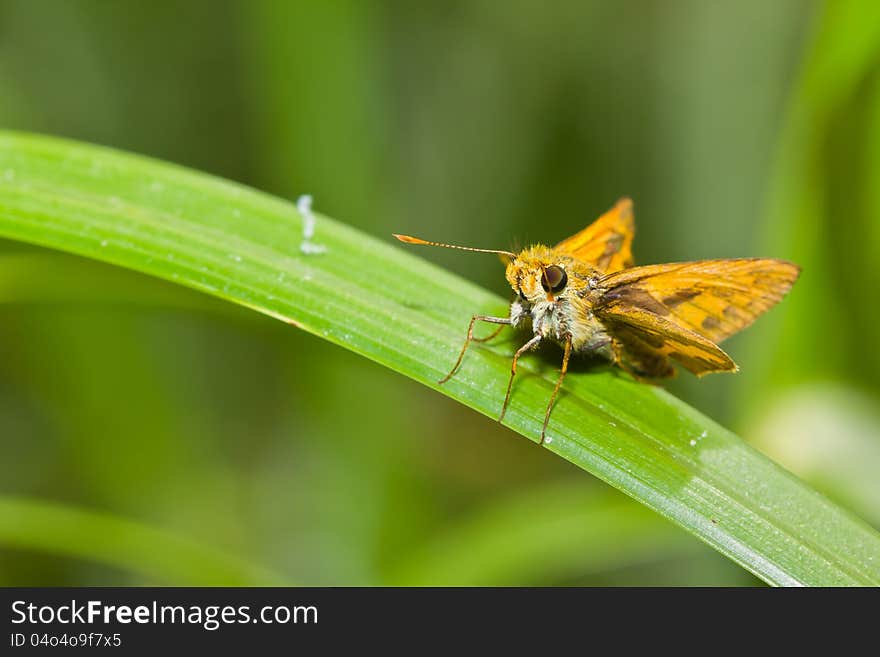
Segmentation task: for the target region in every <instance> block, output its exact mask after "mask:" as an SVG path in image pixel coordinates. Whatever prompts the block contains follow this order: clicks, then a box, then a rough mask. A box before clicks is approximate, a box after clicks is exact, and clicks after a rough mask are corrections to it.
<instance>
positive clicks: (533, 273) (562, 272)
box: [506, 246, 570, 306]
mask: <svg viewBox="0 0 880 657" xmlns="http://www.w3.org/2000/svg"><path fill="white" fill-rule="evenodd" d="M567 260H568V259H564V258H559V257H558V256H557V255H555V254H554V252H553V250H552V249H549V248H547V247H546V246H535V247H532V248H530V249H526V250H525V251H522V252H521V253H519V254H517V256H516V257H514V258H512V259H511V260H510V262H509V263H508V265H507V272H506V276H507V282H508V283H510V287H512V288H513V291H514V293H516V295H517V297H518V298H519V300H520V301H523V302H527V303H528V304H529V305H532V306H533V305H536V304H538V303H541V302H551V303H552V302H554V301H556V299H557V298H558V297H559V296H560V295H563V294H564V292H565V290H566V288H567V286H568V282H569V281H568V268H569V265H570V263H569V262H568V261H567Z"/></svg>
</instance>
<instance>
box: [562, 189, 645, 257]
mask: <svg viewBox="0 0 880 657" xmlns="http://www.w3.org/2000/svg"><path fill="white" fill-rule="evenodd" d="M635 233H636V226H635V219H634V218H633V205H632V201H630V200H629V199H628V198H622V199H620V200H619V201H618V202H617V203H616V204H615V205H614V207H613V208H611V209H610V210H609V211H608V212H606V213H605V214H603V215H602V216H601V217H599V218H598V219H596V221H594V222H593V223H592V224H590V225H589V226H587V227H586V228H584V229H583V230H582V231H580V232H579V233H575V234H574V235H572V236H571V237H569V238H568V239H565V240H562V241H561V242H560V243H559V244H557V245H556V246H555V247H554V250H555V251H559V252H562V253H566V254H568V255H570V256H572V257H573V258H577V259H578V260H580V261H581V262H585V263H587V264H590V265H592V266H593V267H595V268H596V269H598V270H599V271H601V272H603V273H611V272H615V271H619V270H621V269H624V268H626V267H632V265H633V256H632V241H633V237H634V236H635Z"/></svg>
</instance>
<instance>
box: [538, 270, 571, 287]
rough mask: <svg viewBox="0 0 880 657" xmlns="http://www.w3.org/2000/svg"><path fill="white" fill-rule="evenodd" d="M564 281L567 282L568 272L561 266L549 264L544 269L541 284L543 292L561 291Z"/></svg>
mask: <svg viewBox="0 0 880 657" xmlns="http://www.w3.org/2000/svg"><path fill="white" fill-rule="evenodd" d="M566 283H568V274H566V273H565V270H564V269H563V268H562V267H557V266H556V265H550V266H549V267H547V268H546V269H545V270H544V276H543V277H542V278H541V285H542V286H543V288H544V291H545V292H561V291H562V290H563V288H565V284H566Z"/></svg>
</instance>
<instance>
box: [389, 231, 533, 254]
mask: <svg viewBox="0 0 880 657" xmlns="http://www.w3.org/2000/svg"><path fill="white" fill-rule="evenodd" d="M392 234H393V235H394V237H396V238H397V239H399V240H400V241H401V242H405V243H406V244H421V245H423V246H442V247H443V248H446V249H458V250H459V251H476V252H477V253H497V254H499V255H503V256H508V257H510V258H516V254H515V253H511V252H510V251H502V250H500V249H475V248H474V247H472V246H458V245H457V244H444V243H443V242H429V241H427V240H423V239H419V238H418V237H411V236H409V235H398V234H397V233H392Z"/></svg>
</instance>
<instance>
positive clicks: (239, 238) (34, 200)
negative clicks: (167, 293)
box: [0, 133, 880, 585]
mask: <svg viewBox="0 0 880 657" xmlns="http://www.w3.org/2000/svg"><path fill="white" fill-rule="evenodd" d="M340 193H344V190H340ZM318 205H319V207H320V199H318ZM317 219H318V221H317V227H316V231H315V237H314V241H315V242H317V243H319V244H321V245H322V246H324V247H325V248H326V252H325V253H323V254H319V255H305V254H303V253H302V252H301V251H300V249H299V245H300V242H301V230H302V219H301V217H300V216H299V214H298V213H297V212H296V210H295V208H294V207H293V205H292V204H291V203H289V202H285V201H282V200H279V199H276V198H272V197H270V196H268V195H266V194H262V193H259V192H256V191H253V190H250V189H247V188H245V187H243V186H240V185H236V184H233V183H230V182H227V181H223V180H219V179H216V178H213V177H210V176H207V175H204V174H199V173H196V172H192V171H188V170H186V169H183V168H181V167H177V166H173V165H169V164H165V163H161V162H156V161H153V160H149V159H147V158H142V157H137V156H133V155H127V154H122V153H118V152H115V151H112V150H108V149H104V148H99V147H95V146H88V145H83V144H78V143H73V142H68V141H62V140H58V139H53V138H46V137H39V136H34V135H20V134H13V133H0V236H3V237H8V238H12V239H17V240H22V241H26V242H32V243H35V244H40V245H44V246H47V247H52V248H56V249H61V250H64V251H69V252H71V253H77V254H80V255H83V256H87V257H91V258H95V259H99V260H103V261H106V262H110V263H114V264H117V265H120V266H123V267H127V268H130V269H134V270H137V271H141V272H144V273H148V274H152V275H154V276H158V277H160V278H164V279H167V280H170V281H174V282H177V283H179V284H181V285H186V286H189V287H192V288H195V289H197V290H201V291H203V292H206V293H208V294H212V295H214V296H217V297H220V298H223V299H226V300H229V301H232V302H234V303H237V304H240V305H243V306H246V307H249V308H252V309H254V310H257V311H258V312H261V313H265V314H266V315H270V316H272V317H276V318H278V319H280V320H282V321H286V322H288V323H290V324H292V325H294V326H297V327H299V328H301V329H303V330H306V331H308V332H310V333H313V334H316V335H318V336H320V337H323V338H324V339H327V340H330V341H331V342H334V343H336V344H339V345H342V346H344V347H346V348H347V349H351V350H352V351H355V352H357V353H359V354H362V355H364V356H366V357H368V358H371V359H373V360H375V361H377V362H379V363H382V364H384V365H386V366H388V367H390V368H392V369H394V370H396V371H398V372H401V373H403V374H405V375H407V376H409V377H411V378H413V379H415V380H417V381H419V382H421V383H423V384H425V385H428V386H431V387H433V388H435V389H438V390H440V391H441V392H443V393H444V394H446V395H449V396H450V397H452V398H454V399H456V400H458V401H460V402H462V403H463V404H466V405H467V406H469V407H471V408H473V409H475V410H477V411H479V412H481V413H483V414H485V415H487V416H489V417H492V418H495V417H497V415H498V413H499V411H500V407H501V402H502V398H503V392H504V387H505V384H506V380H507V373H508V371H509V369H508V368H509V363H510V355H511V351H512V348H513V345H512V343H511V342H510V341H505V342H501V343H499V344H494V345H481V346H476V347H475V348H473V349H472V350H471V351H470V352H469V353H468V356H467V358H466V359H465V361H464V364H463V367H462V369H461V371H460V372H459V373H458V374H457V376H455V377H454V378H453V379H452V380H451V381H449V383H447V384H446V385H444V386H442V387H441V386H438V385H437V383H436V381H437V380H438V379H439V378H440V377H441V376H442V375H443V374H445V373H446V371H447V369H448V368H449V366H450V364H451V363H452V362H453V361H454V359H455V356H456V354H457V352H458V349H459V348H460V346H461V341H462V338H463V332H464V329H465V326H466V324H467V320H468V318H469V317H470V315H471V314H472V313H474V312H488V313H504V312H505V305H506V304H505V302H504V300H503V299H501V298H500V297H498V296H496V295H494V294H491V293H489V292H487V291H485V290H482V289H480V288H478V287H476V286H475V285H473V284H471V283H468V282H467V281H464V280H462V279H461V278H459V277H457V276H455V275H454V274H452V273H450V272H447V271H444V270H441V269H439V268H437V267H435V266H433V265H430V264H429V263H427V262H425V261H424V260H422V259H421V258H419V257H418V255H417V254H415V253H413V251H412V249H410V250H407V249H406V248H405V247H402V246H400V245H398V244H396V243H392V240H391V238H390V237H385V238H383V239H381V240H379V239H375V238H372V237H369V236H366V235H364V234H362V233H359V232H357V231H355V230H352V229H351V228H348V227H346V226H344V225H342V224H339V223H337V222H335V221H332V220H330V219H327V218H324V217H320V216H319V217H318V218H317ZM437 237H442V236H437ZM499 275H500V271H499ZM556 366H557V365H555V364H554V365H551V364H549V363H547V362H545V361H543V360H541V359H540V358H539V357H533V358H531V359H529V361H528V362H524V364H523V373H522V376H521V377H519V380H518V382H517V385H516V387H515V389H514V394H513V399H512V402H511V406H510V409H509V411H508V414H507V417H506V420H505V424H506V425H507V426H509V427H510V428H511V429H513V430H515V431H517V432H519V433H521V434H523V435H524V436H527V437H528V438H530V439H531V440H537V439H538V436H539V434H540V430H541V422H542V418H543V415H544V407H545V404H546V402H547V399H548V397H549V394H550V391H551V390H552V386H553V382H554V380H555V369H554V368H555V367H556ZM304 375H307V373H304ZM342 404H343V401H342V400H340V405H342ZM393 410H394V409H388V412H393ZM548 435H549V436H550V437H551V438H552V441H551V442H550V443H549V444H547V448H548V449H550V450H551V451H553V452H555V453H557V454H559V455H560V456H562V457H563V458H565V459H567V460H569V461H571V462H572V463H575V464H576V465H578V466H580V467H582V468H583V469H585V470H587V471H589V472H591V473H593V474H595V475H596V476H598V477H600V478H601V479H603V480H604V481H606V482H608V483H610V484H611V485H613V486H615V487H617V488H619V489H621V490H622V491H624V492H626V493H627V494H629V495H631V496H632V497H634V498H635V499H637V500H639V501H641V502H643V503H644V504H646V505H647V506H649V507H651V508H652V509H654V510H656V511H657V512H659V513H660V514H662V515H664V516H666V517H667V518H670V519H671V520H673V521H674V522H676V523H678V524H679V525H681V526H682V527H684V528H685V529H687V530H688V531H690V532H691V533H693V534H695V535H696V536H698V537H700V538H701V539H702V540H704V541H706V542H707V543H709V544H710V545H712V546H714V547H715V548H716V549H717V550H719V551H720V552H722V553H723V554H725V555H727V556H728V557H730V558H731V559H733V560H734V561H736V562H737V563H739V564H741V565H742V566H743V567H745V568H747V569H748V570H750V571H751V572H753V573H755V574H756V575H757V576H758V577H761V578H762V579H764V580H765V581H767V582H769V583H772V584H780V585H797V584H806V585H832V584H836V585H877V584H880V535H878V534H877V532H875V531H874V530H873V529H872V528H871V527H869V526H868V525H867V524H865V523H864V522H862V521H860V520H859V519H857V518H855V517H853V516H852V515H851V514H849V513H848V512H846V511H844V510H842V509H841V508H839V507H837V506H836V505H834V504H833V503H832V502H830V501H829V500H827V499H825V498H823V497H822V496H821V495H819V494H818V493H816V492H815V491H813V490H811V489H810V488H809V487H807V486H806V485H805V484H803V483H802V482H800V481H799V480H797V479H796V478H795V477H793V476H792V475H790V474H789V473H787V472H785V471H784V470H783V469H781V468H780V467H778V466H777V465H775V464H774V463H772V462H771V461H769V460H768V459H766V458H765V457H763V456H761V455H760V454H759V453H758V452H757V451H755V450H754V449H752V448H751V447H749V446H748V445H747V444H746V443H745V442H743V441H742V440H741V439H739V438H738V437H737V436H735V435H733V434H732V433H730V432H729V431H727V430H725V429H724V428H722V427H720V426H719V425H717V424H716V423H714V422H712V421H711V420H710V419H708V418H706V417H704V416H702V415H701V414H700V413H699V412H697V411H695V410H694V409H692V408H690V407H688V406H687V405H686V404H684V403H682V402H681V401H679V400H678V399H676V398H674V397H673V396H671V395H670V394H668V393H666V392H665V391H664V390H662V389H660V388H656V387H652V386H647V385H643V384H639V383H635V382H633V381H631V380H629V379H628V378H627V377H626V376H623V375H620V374H618V373H616V372H613V371H610V370H608V369H602V370H595V369H594V370H585V371H580V372H577V373H574V374H573V375H571V376H569V378H568V379H567V380H566V388H565V394H563V395H561V397H560V399H559V401H558V403H557V406H556V408H555V410H554V414H553V420H552V422H551V424H550V428H549V431H548Z"/></svg>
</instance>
